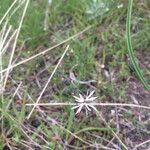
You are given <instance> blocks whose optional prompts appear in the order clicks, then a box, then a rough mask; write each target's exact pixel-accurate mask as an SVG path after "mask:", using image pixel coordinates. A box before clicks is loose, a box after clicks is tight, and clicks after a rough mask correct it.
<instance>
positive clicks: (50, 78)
mask: <svg viewBox="0 0 150 150" xmlns="http://www.w3.org/2000/svg"><path fill="white" fill-rule="evenodd" d="M68 49H69V45H67V47H66V49H65V51H64V53H63V54H62V56H61V58H60V59H59V61H58V63H57V65H56V67H55V68H54V70H53V72H52V74H51V75H50V77H49V79H48V81H47V82H46V84H45V86H44V88H43V89H42V91H41V93H40V95H39V97H38V98H37V101H36V105H34V106H33V108H32V110H31V112H30V113H29V115H28V117H27V119H29V118H30V117H31V115H32V113H33V111H34V109H35V108H36V106H37V104H38V103H39V101H40V99H41V97H42V96H43V94H44V92H45V90H46V88H47V86H48V84H49V83H50V82H51V80H52V78H53V76H54V74H55V72H56V70H57V68H58V67H59V65H60V63H61V62H62V60H63V58H64V56H65V55H66V53H67V51H68Z"/></svg>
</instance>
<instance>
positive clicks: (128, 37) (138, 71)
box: [126, 0, 150, 92]
mask: <svg viewBox="0 0 150 150" xmlns="http://www.w3.org/2000/svg"><path fill="white" fill-rule="evenodd" d="M132 5H133V0H129V4H128V13H127V21H126V35H127V47H128V54H129V57H130V59H131V63H132V65H133V67H134V69H135V72H136V74H137V76H138V78H139V79H140V81H141V82H142V84H143V86H144V87H145V89H146V90H147V91H148V92H150V85H149V84H148V82H147V81H146V80H145V78H144V75H143V74H142V71H141V69H140V67H139V65H138V64H137V62H136V57H135V55H134V52H133V48H132V42H131V31H130V28H131V13H132Z"/></svg>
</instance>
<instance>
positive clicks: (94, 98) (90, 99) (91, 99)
mask: <svg viewBox="0 0 150 150" xmlns="http://www.w3.org/2000/svg"><path fill="white" fill-rule="evenodd" d="M96 99H97V97H91V98H86V100H85V101H94V100H96Z"/></svg>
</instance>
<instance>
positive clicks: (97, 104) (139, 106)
mask: <svg viewBox="0 0 150 150" xmlns="http://www.w3.org/2000/svg"><path fill="white" fill-rule="evenodd" d="M88 104H90V105H92V106H120V107H133V108H143V109H147V110H150V107H149V106H144V105H137V104H127V103H88ZM76 105H77V103H38V104H37V103H28V104H26V106H36V107H37V106H76Z"/></svg>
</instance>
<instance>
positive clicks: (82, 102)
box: [72, 91, 97, 114]
mask: <svg viewBox="0 0 150 150" xmlns="http://www.w3.org/2000/svg"><path fill="white" fill-rule="evenodd" d="M94 92H95V91H92V92H91V93H90V94H89V95H88V94H87V95H86V96H85V97H84V96H82V95H81V94H79V97H77V96H73V97H74V98H75V101H76V102H77V105H76V106H74V107H72V109H77V111H76V114H78V113H80V112H81V110H82V109H83V108H85V111H86V114H88V113H87V112H88V111H91V110H92V109H93V110H95V111H97V109H96V108H95V107H94V106H93V105H92V102H93V101H94V100H96V98H97V97H93V94H94Z"/></svg>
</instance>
